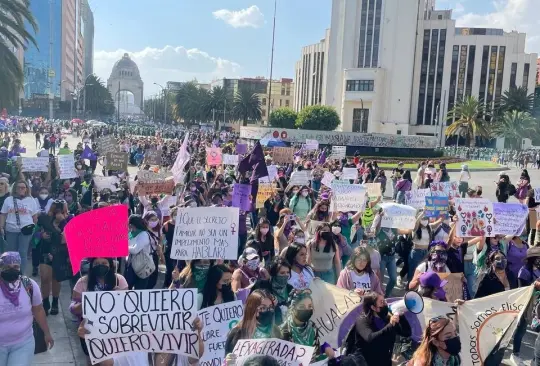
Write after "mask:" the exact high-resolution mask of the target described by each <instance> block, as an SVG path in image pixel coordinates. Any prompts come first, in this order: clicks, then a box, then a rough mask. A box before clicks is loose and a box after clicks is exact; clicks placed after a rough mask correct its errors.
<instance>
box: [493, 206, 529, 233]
mask: <svg viewBox="0 0 540 366" xmlns="http://www.w3.org/2000/svg"><path fill="white" fill-rule="evenodd" d="M493 214H494V215H495V219H494V220H493V234H494V235H513V236H519V235H521V234H522V233H523V229H524V228H525V223H526V221H527V218H528V217H529V209H528V208H527V205H524V204H521V203H502V202H494V203H493Z"/></svg>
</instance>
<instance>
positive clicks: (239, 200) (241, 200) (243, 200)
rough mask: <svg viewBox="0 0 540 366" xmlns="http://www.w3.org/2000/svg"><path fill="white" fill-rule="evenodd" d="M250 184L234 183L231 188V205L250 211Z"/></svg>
mask: <svg viewBox="0 0 540 366" xmlns="http://www.w3.org/2000/svg"><path fill="white" fill-rule="evenodd" d="M250 195H251V186H250V185H249V184H238V183H237V184H235V185H234V189H233V197H232V206H233V207H238V208H239V209H240V210H242V211H246V212H250V211H251V201H250V199H249V196H250Z"/></svg>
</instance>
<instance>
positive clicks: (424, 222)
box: [420, 220, 429, 226]
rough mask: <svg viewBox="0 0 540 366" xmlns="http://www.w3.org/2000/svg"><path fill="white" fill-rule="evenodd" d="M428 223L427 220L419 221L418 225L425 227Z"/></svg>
mask: <svg viewBox="0 0 540 366" xmlns="http://www.w3.org/2000/svg"><path fill="white" fill-rule="evenodd" d="M428 223H429V221H428V220H420V225H422V226H427V224H428Z"/></svg>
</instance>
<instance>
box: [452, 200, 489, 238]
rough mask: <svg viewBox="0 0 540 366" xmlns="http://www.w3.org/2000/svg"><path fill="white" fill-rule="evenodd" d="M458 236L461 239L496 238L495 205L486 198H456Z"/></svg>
mask: <svg viewBox="0 0 540 366" xmlns="http://www.w3.org/2000/svg"><path fill="white" fill-rule="evenodd" d="M454 201H455V207H456V215H457V217H458V221H457V224H456V228H457V230H456V235H457V236H459V237H471V236H487V237H491V236H494V235H495V234H494V232H493V204H492V203H491V201H490V200H488V199H486V198H455V199H454Z"/></svg>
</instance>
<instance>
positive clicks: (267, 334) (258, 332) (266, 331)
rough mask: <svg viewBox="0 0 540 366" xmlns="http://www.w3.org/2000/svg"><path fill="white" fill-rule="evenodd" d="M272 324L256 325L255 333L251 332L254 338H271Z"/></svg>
mask: <svg viewBox="0 0 540 366" xmlns="http://www.w3.org/2000/svg"><path fill="white" fill-rule="evenodd" d="M271 333H272V324H268V325H267V326H262V325H257V327H256V328H255V333H253V338H254V339H265V338H272V336H271Z"/></svg>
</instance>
